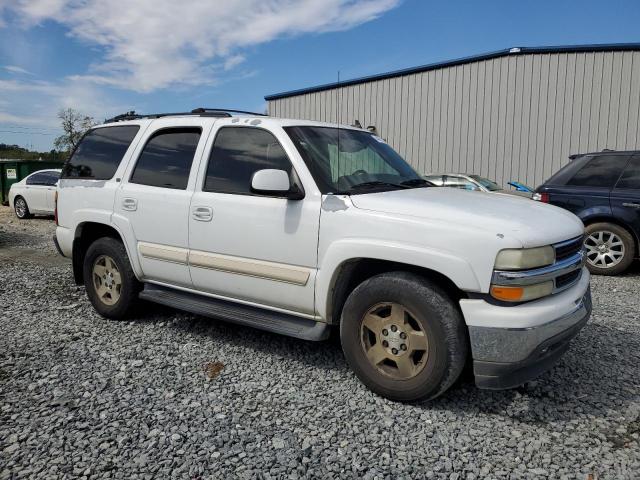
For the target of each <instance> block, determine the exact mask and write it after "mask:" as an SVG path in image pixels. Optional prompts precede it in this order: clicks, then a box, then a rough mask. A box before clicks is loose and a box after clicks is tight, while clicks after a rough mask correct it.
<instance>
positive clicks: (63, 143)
mask: <svg viewBox="0 0 640 480" xmlns="http://www.w3.org/2000/svg"><path fill="white" fill-rule="evenodd" d="M58 118H59V119H60V121H61V122H62V131H63V132H64V133H63V134H62V135H60V136H59V137H58V138H56V139H55V141H54V142H53V145H54V146H55V147H56V150H60V151H63V152H64V151H66V152H70V151H72V150H73V149H74V148H75V147H76V145H77V144H78V142H79V141H80V139H81V138H82V136H83V135H84V134H85V132H86V131H87V130H89V129H90V128H91V127H92V126H93V125H95V122H94V120H93V118H92V117H89V116H86V115H82V114H81V113H80V112H78V111H77V110H74V109H73V108H66V109H62V110H60V112H59V113H58Z"/></svg>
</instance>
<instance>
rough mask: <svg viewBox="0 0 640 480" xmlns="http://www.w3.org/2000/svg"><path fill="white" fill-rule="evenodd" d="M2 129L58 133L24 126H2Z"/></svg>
mask: <svg viewBox="0 0 640 480" xmlns="http://www.w3.org/2000/svg"><path fill="white" fill-rule="evenodd" d="M0 128H10V129H12V130H28V131H32V130H38V131H40V132H47V133H55V132H56V130H53V129H51V128H42V127H24V126H21V125H0Z"/></svg>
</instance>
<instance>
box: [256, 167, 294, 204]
mask: <svg viewBox="0 0 640 480" xmlns="http://www.w3.org/2000/svg"><path fill="white" fill-rule="evenodd" d="M251 190H253V191H254V192H257V193H262V194H265V195H272V196H274V197H285V198H288V199H290V200H300V199H302V198H304V193H303V192H302V190H300V188H299V187H298V186H297V185H293V186H292V185H291V182H290V181H289V174H288V173H287V172H285V171H284V170H275V169H272V168H267V169H264V170H258V171H257V172H255V173H254V174H253V177H251Z"/></svg>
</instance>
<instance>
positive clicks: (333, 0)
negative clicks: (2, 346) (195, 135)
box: [0, 0, 640, 150]
mask: <svg viewBox="0 0 640 480" xmlns="http://www.w3.org/2000/svg"><path fill="white" fill-rule="evenodd" d="M120 5H123V4H120ZM124 5H126V7H122V6H120V7H116V2H112V1H104V0H82V1H81V0H0V143H17V144H19V145H23V146H31V145H33V147H34V148H36V149H42V150H48V149H50V148H51V146H52V142H53V139H54V138H55V135H56V134H57V133H59V132H58V120H57V119H56V112H57V111H58V110H59V109H60V108H62V107H73V108H75V109H77V110H80V111H82V112H84V113H86V114H89V115H92V116H94V117H95V118H96V119H99V120H101V119H103V118H105V117H107V116H111V115H114V114H117V113H122V112H124V111H127V110H136V111H138V112H159V111H184V110H190V109H192V108H195V107H198V106H209V107H228V108H231V107H233V108H239V109H247V110H256V111H262V110H264V108H265V106H266V103H265V101H264V98H263V97H264V95H267V94H271V93H277V92H281V91H286V90H291V89H297V88H303V87H308V86H312V85H317V84H322V83H328V82H333V81H335V80H336V77H337V71H338V70H340V72H341V78H342V79H348V78H353V77H359V76H363V75H370V74H376V73H380V72H385V71H389V70H395V69H400V68H405V67H412V66H416V65H421V64H425V63H431V62H435V61H439V60H448V59H453V58H458V57H464V56H468V55H473V54H478V53H484V52H489V51H494V50H501V49H504V48H508V47H513V46H541V45H570V44H591V43H630V42H640V34H639V33H638V32H639V30H638V25H639V24H640V2H639V1H637V0H630V1H592V0H587V1H561V0H560V1H558V0H556V1H541V0H537V1H530V2H525V1H489V0H487V1H440V2H433V1H426V0H268V1H267V0H236V1H235V2H224V3H223V2H219V1H213V0H211V1H208V0H197V1H196V0H193V1H191V2H174V1H172V0H139V1H137V2H127V3H126V4H124Z"/></svg>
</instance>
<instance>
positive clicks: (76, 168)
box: [62, 125, 140, 180]
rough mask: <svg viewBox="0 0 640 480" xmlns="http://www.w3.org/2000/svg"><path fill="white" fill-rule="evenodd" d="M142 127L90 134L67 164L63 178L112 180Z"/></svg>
mask: <svg viewBox="0 0 640 480" xmlns="http://www.w3.org/2000/svg"><path fill="white" fill-rule="evenodd" d="M139 128H140V127H139V126H138V125H123V126H118V127H101V128H96V129H94V130H91V131H89V133H87V134H86V135H85V136H84V137H83V138H82V140H81V141H80V143H79V144H78V146H77V147H76V149H75V151H74V152H73V155H71V158H70V159H69V160H68V161H67V163H66V164H65V165H64V168H63V170H62V178H91V179H95V180H109V179H110V178H111V177H113V175H114V174H115V173H116V170H117V169H118V165H120V162H121V161H122V157H124V154H125V153H126V152H127V149H128V148H129V145H131V142H132V141H133V138H134V137H135V136H136V133H138V130H139Z"/></svg>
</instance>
